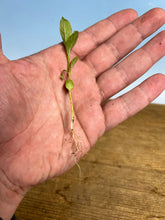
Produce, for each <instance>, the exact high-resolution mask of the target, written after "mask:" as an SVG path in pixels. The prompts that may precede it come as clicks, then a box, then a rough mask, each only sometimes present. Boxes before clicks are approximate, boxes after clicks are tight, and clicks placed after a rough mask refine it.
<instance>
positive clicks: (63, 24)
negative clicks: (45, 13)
mask: <svg viewBox="0 0 165 220" xmlns="http://www.w3.org/2000/svg"><path fill="white" fill-rule="evenodd" d="M60 34H61V37H62V40H63V43H64V45H65V48H66V52H67V56H69V54H70V51H71V49H72V48H73V46H74V45H75V43H76V41H77V38H78V31H74V32H73V33H72V27H71V24H70V22H69V21H68V20H66V19H65V18H64V17H62V18H61V21H60Z"/></svg>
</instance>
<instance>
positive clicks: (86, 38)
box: [0, 9, 165, 191]
mask: <svg viewBox="0 0 165 220" xmlns="http://www.w3.org/2000/svg"><path fill="white" fill-rule="evenodd" d="M164 22H165V12H164V10H163V9H153V10H151V11H149V12H148V13H146V14H145V15H143V16H142V17H140V18H138V19H137V14H136V12H135V11H133V10H124V11H121V12H118V13H116V14H114V15H112V16H111V17H109V18H107V19H106V20H103V21H101V22H99V23H97V24H96V25H94V26H92V27H90V28H88V29H86V30H85V31H83V32H81V33H80V34H79V38H78V42H77V44H76V45H75V47H74V48H73V50H72V53H71V56H73V57H74V56H75V55H77V56H78V57H79V60H78V62H77V63H76V65H75V66H74V67H73V71H72V79H73V81H74V84H75V88H74V89H73V92H72V96H73V105H74V110H75V122H74V130H75V137H76V140H77V143H78V147H79V151H78V152H77V153H76V154H74V153H75V152H76V151H77V149H76V146H75V144H74V141H73V139H72V134H71V130H70V123H71V109H70V102H69V97H68V93H67V91H66V90H65V88H64V81H63V80H61V79H60V74H61V71H62V70H63V69H66V68H67V60H66V54H65V50H64V47H63V45H62V44H59V45H56V46H53V47H51V48H48V49H46V50H44V51H41V52H40V53H37V54H34V55H32V56H29V57H26V58H23V59H19V60H16V61H9V60H8V59H7V58H6V57H4V56H3V54H2V53H1V56H0V58H1V59H0V62H1V65H0V82H1V88H0V130H1V132H0V176H1V178H0V180H1V182H3V183H4V184H8V185H9V187H11V188H13V187H14V190H17V191H19V190H21V191H26V190H28V189H29V188H30V187H31V186H33V185H35V184H37V183H39V182H42V181H44V180H46V179H49V178H52V177H54V176H58V175H60V174H62V173H64V172H65V171H66V170H68V169H69V168H71V167H72V166H73V165H74V164H75V157H76V160H77V161H78V160H79V159H80V158H81V157H82V156H83V155H84V154H85V153H87V151H88V150H89V149H90V148H91V147H92V146H93V144H94V143H95V142H96V141H97V139H98V138H99V137H100V136H101V135H102V134H103V133H104V132H105V131H106V130H109V129H111V128H112V127H115V126H116V125H117V124H119V123H120V122H122V121H123V120H125V119H127V118H128V117H130V116H132V115H134V114H135V113H136V112H138V111H139V110H141V109H142V108H144V107H145V106H146V105H147V104H149V103H150V102H151V101H152V100H153V99H155V98H156V97H157V96H158V95H159V94H160V93H161V92H162V91H163V89H164V88H165V76H164V75H162V74H156V75H154V76H152V77H150V78H149V79H148V80H146V81H145V82H143V83H142V84H141V85H139V86H138V87H137V88H135V89H133V90H132V91H130V92H129V93H127V94H125V95H123V96H121V97H119V98H116V99H114V100H111V101H109V102H107V103H106V104H104V105H101V104H102V103H103V102H104V101H106V100H107V99H108V98H109V97H111V96H113V95H114V94H116V93H117V92H119V91H120V90H121V89H123V88H125V87H126V86H128V85H129V84H130V83H131V82H133V81H134V80H136V79H137V78H138V77H140V76H141V75H142V74H144V73H145V72H146V71H147V70H148V69H149V68H150V67H151V66H152V65H153V64H154V63H155V62H157V61H158V60H159V59H160V58H161V57H162V56H164V54H165V32H161V33H159V34H158V35H157V36H156V37H154V38H153V39H152V40H151V41H150V42H148V43H147V44H146V45H144V46H143V47H142V48H140V49H138V50H137V51H135V52H134V53H132V54H131V55H129V56H127V57H126V58H125V59H124V60H122V61H121V62H120V63H118V62H119V61H120V60H121V59H122V58H123V57H124V56H126V55H128V53H130V52H131V51H132V50H133V49H134V48H135V47H136V46H137V45H138V44H139V43H140V42H141V41H142V40H143V39H144V38H146V37H148V36H149V35H151V34H152V33H153V32H155V31H156V30H157V29H158V28H160V27H161V26H162V25H163V24H164Z"/></svg>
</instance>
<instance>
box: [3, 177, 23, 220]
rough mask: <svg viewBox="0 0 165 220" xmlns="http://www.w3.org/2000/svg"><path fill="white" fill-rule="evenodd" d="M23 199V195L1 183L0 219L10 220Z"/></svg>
mask: <svg viewBox="0 0 165 220" xmlns="http://www.w3.org/2000/svg"><path fill="white" fill-rule="evenodd" d="M23 197H24V195H23V194H20V193H18V192H17V191H14V190H11V189H10V188H7V186H6V185H4V184H3V183H2V182H1V181H0V217H1V218H2V219H3V220H10V219H11V218H12V216H13V215H14V213H15V211H16V209H17V207H18V205H19V203H20V202H21V200H22V199H23Z"/></svg>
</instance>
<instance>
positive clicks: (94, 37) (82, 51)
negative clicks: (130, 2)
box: [73, 9, 137, 59]
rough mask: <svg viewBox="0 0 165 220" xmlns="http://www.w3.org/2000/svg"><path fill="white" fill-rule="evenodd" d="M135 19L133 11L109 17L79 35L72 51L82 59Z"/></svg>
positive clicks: (124, 11) (135, 14)
mask: <svg viewBox="0 0 165 220" xmlns="http://www.w3.org/2000/svg"><path fill="white" fill-rule="evenodd" d="M136 18H137V12H136V11H134V10H133V9H126V10H122V11H120V12H117V13H115V14H113V15H111V16H110V17H108V18H107V19H104V20H102V21H100V22H98V23H97V24H95V25H93V26H91V27H89V28H87V29H86V30H85V31H82V32H81V33H79V37H78V41H77V43H76V45H75V46H74V49H73V51H74V52H75V53H76V54H77V55H78V56H79V57H80V58H81V59H82V58H83V57H84V56H86V55H87V54H88V53H89V52H90V51H92V50H93V49H95V48H96V47H97V46H98V45H99V44H101V43H102V42H104V41H105V40H107V39H108V38H109V37H111V36H112V35H113V34H114V33H116V32H117V31H118V30H120V29H121V28H123V27H124V26H125V25H127V24H129V23H131V22H132V21H133V20H135V19H136Z"/></svg>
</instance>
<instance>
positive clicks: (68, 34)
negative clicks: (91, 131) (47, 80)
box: [60, 17, 78, 153]
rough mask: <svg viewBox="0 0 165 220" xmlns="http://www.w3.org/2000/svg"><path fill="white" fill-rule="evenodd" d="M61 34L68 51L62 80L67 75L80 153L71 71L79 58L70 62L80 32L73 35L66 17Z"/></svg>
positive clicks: (72, 122)
mask: <svg viewBox="0 0 165 220" xmlns="http://www.w3.org/2000/svg"><path fill="white" fill-rule="evenodd" d="M60 34H61V37H62V40H63V43H64V46H65V50H66V57H67V65H68V66H67V70H63V71H62V74H61V76H60V78H61V79H62V80H64V76H63V75H64V73H65V74H66V75H67V80H66V82H65V88H66V89H67V90H68V93H69V99H70V106H71V126H70V128H71V132H72V138H73V140H74V143H75V145H76V148H77V151H76V153H77V152H78V144H77V141H76V139H75V135H74V129H73V124H74V120H75V118H74V117H75V116H74V108H73V100H72V93H71V91H72V89H73V88H74V83H73V81H72V79H71V70H72V68H73V66H74V65H75V63H76V62H77V60H78V57H74V58H73V59H72V60H70V51H71V49H72V48H73V46H74V45H75V44H76V41H77V38H78V31H74V32H73V33H72V27H71V24H70V22H69V21H68V20H66V19H65V18H64V17H62V18H61V20H60Z"/></svg>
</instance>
